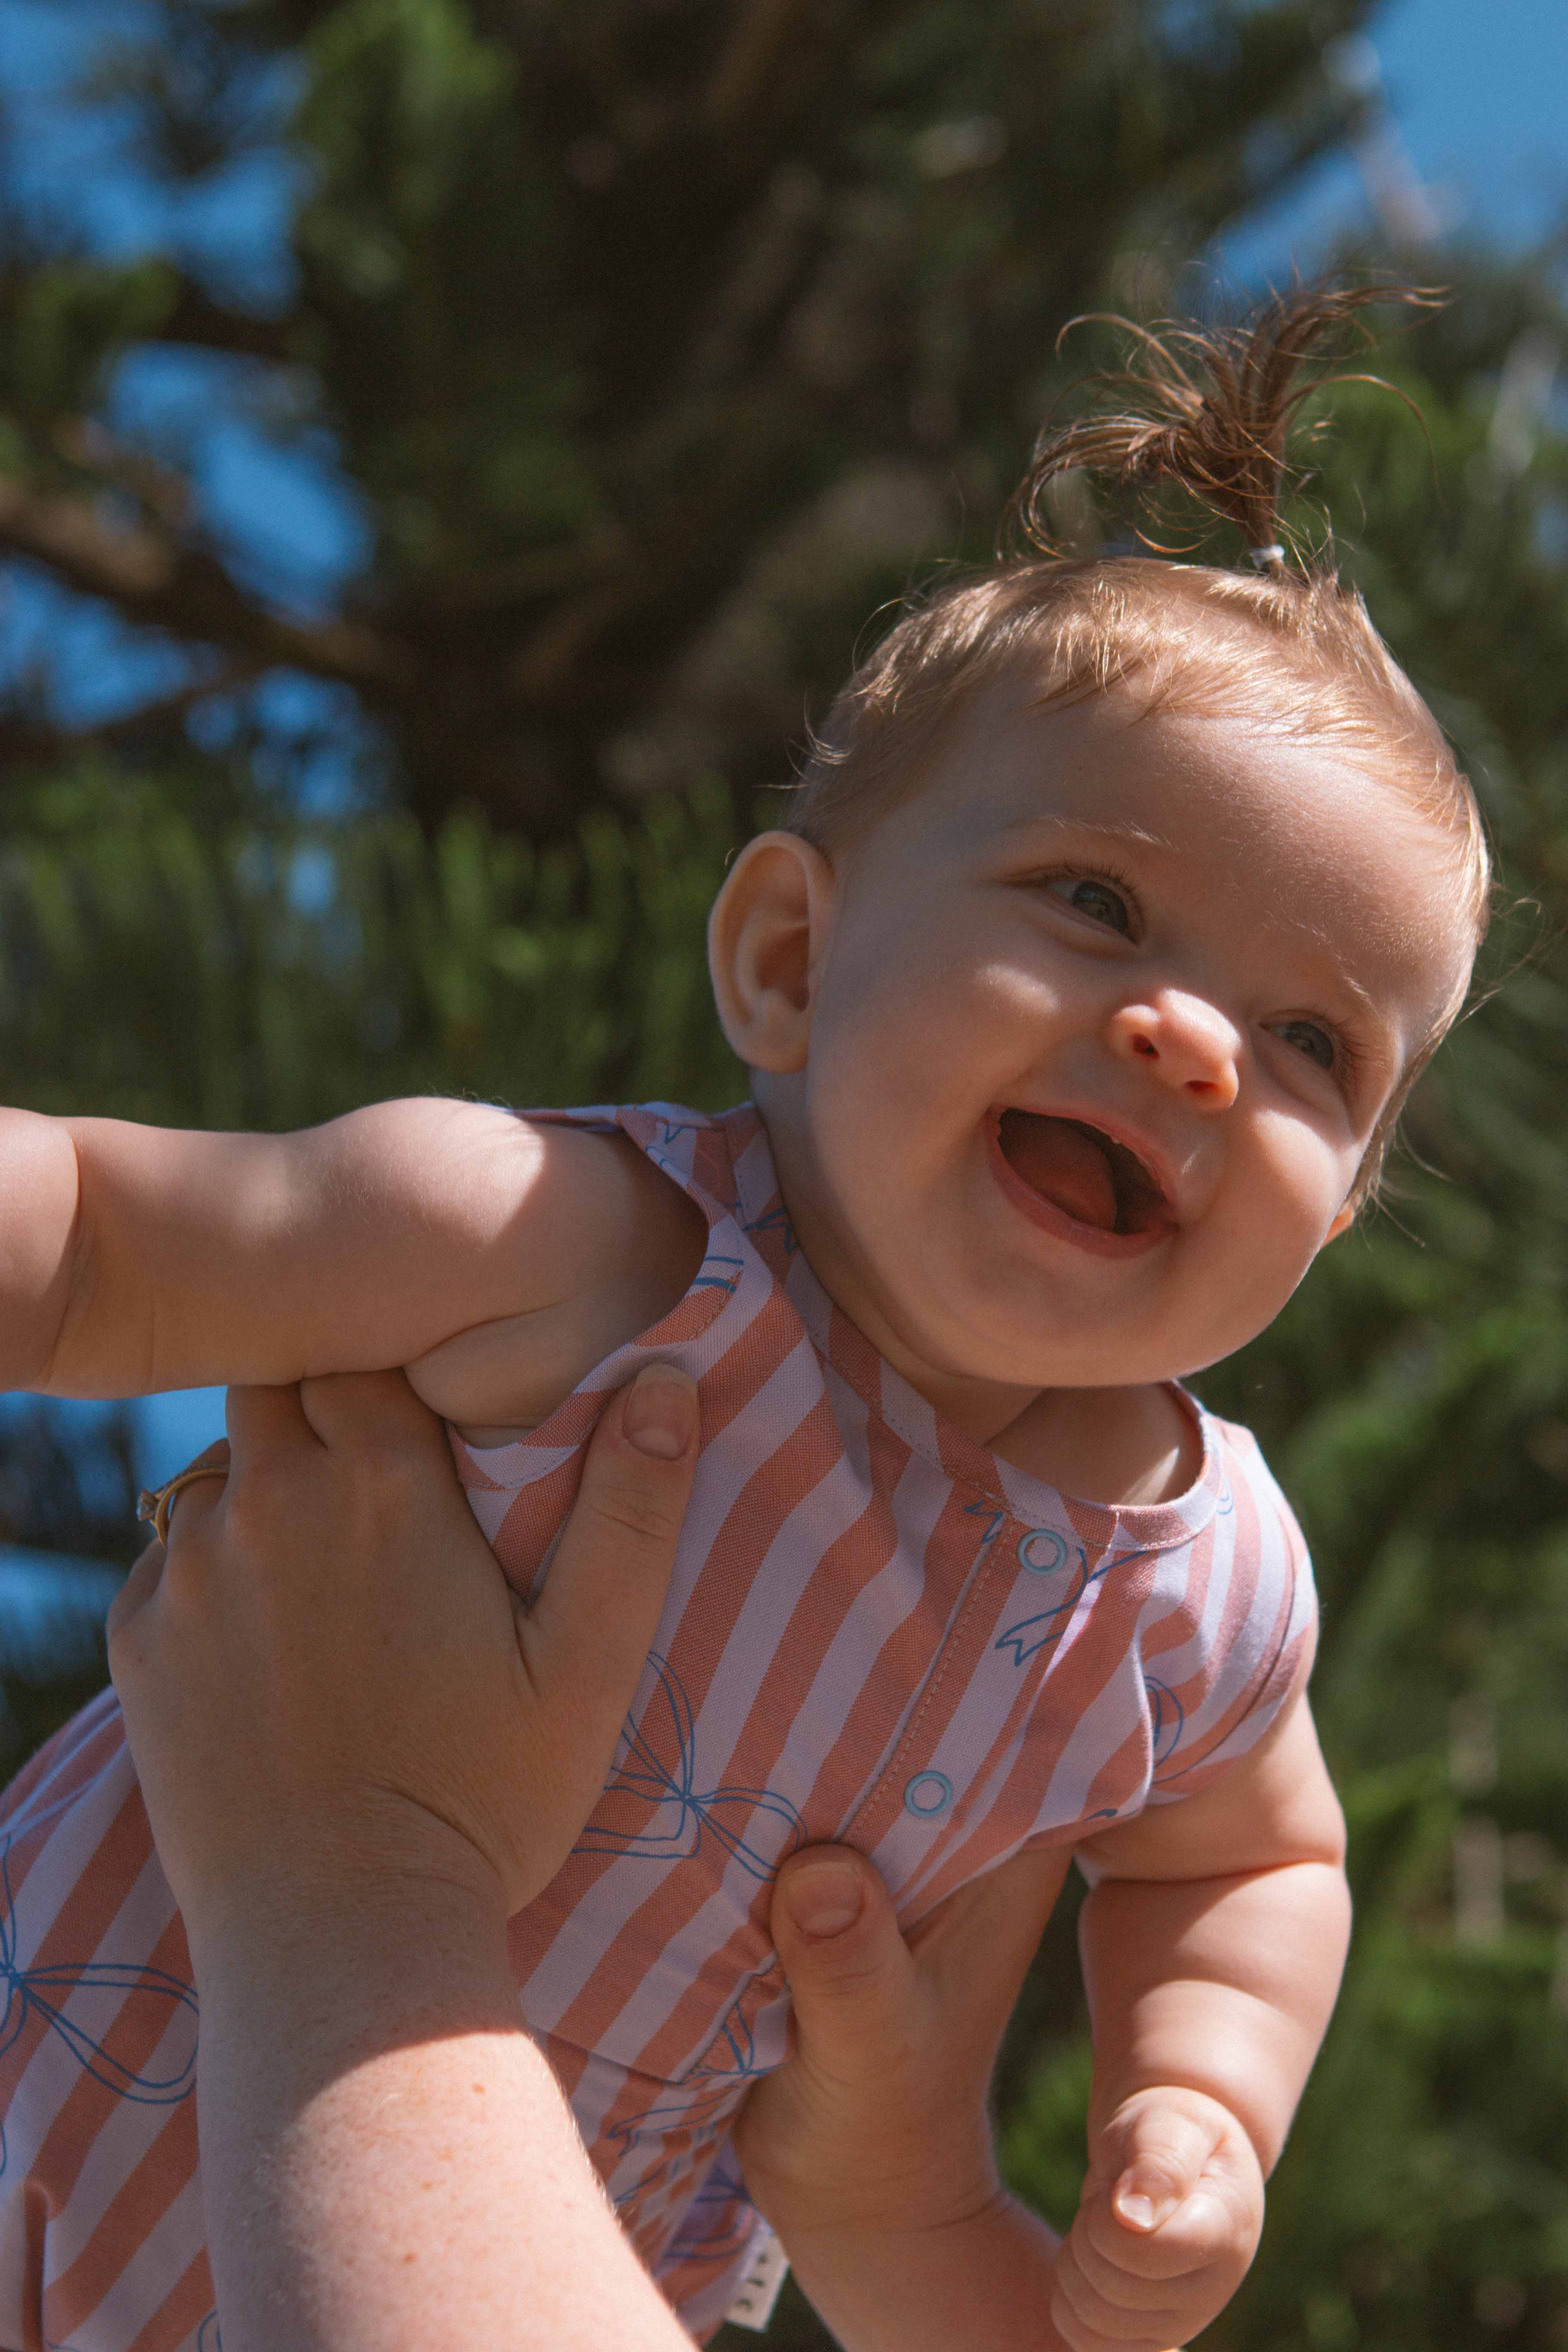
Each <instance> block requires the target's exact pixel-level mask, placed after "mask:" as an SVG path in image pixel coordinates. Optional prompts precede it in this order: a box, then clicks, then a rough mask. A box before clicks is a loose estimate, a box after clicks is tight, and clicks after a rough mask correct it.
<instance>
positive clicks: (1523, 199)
mask: <svg viewBox="0 0 1568 2352" xmlns="http://www.w3.org/2000/svg"><path fill="white" fill-rule="evenodd" d="M136 7H137V0H4V5H3V6H0V87H3V88H5V89H8V90H10V91H11V92H12V93H13V94H14V97H15V99H16V101H17V102H18V106H19V120H18V121H17V124H16V130H17V131H18V133H19V136H20V146H19V151H18V165H19V168H20V169H21V171H22V172H23V173H25V174H26V175H28V176H29V177H30V179H31V182H32V184H34V185H35V186H36V187H37V188H39V189H41V190H44V191H46V192H47V193H48V194H50V195H51V197H52V198H54V199H55V200H56V201H58V202H61V203H63V204H65V205H68V208H69V209H70V211H71V212H72V213H73V214H74V215H76V216H77V217H78V218H79V219H80V221H81V222H82V224H83V226H85V227H88V228H89V230H90V233H91V235H92V236H93V238H94V240H95V242H98V243H100V245H102V246H105V247H110V248H113V249H116V250H120V251H129V250H135V249H137V248H138V247H145V245H146V244H147V243H148V242H149V241H150V240H152V239H154V238H156V237H157V236H158V235H159V234H160V233H161V232H162V231H163V229H165V228H166V227H168V226H171V224H170V223H169V222H168V221H167V220H166V219H163V218H160V217H159V215H157V213H156V211H155V210H151V209H149V207H148V206H147V205H146V204H145V203H144V202H142V201H141V200H139V198H138V196H137V194H136V190H135V186H134V184H133V182H132V181H130V180H128V179H127V178H126V176H125V175H124V173H122V172H121V171H119V170H117V169H116V168H115V166H114V164H113V161H112V155H113V147H112V138H111V136H110V137H106V134H105V130H104V128H103V127H102V126H99V127H97V128H95V127H94V126H93V125H92V124H91V123H85V124H84V123H82V122H80V121H76V122H72V121H69V120H68V118H66V117H65V116H63V115H59V114H57V113H56V112H55V110H53V109H52V107H51V105H50V103H49V100H50V93H51V91H52V90H53V89H56V88H57V87H58V79H59V76H60V73H61V70H62V68H63V67H64V65H65V64H66V62H67V61H68V58H69V55H70V52H71V50H72V48H73V47H77V46H79V34H80V31H81V29H82V28H83V27H84V26H88V25H89V24H99V23H101V22H103V21H105V20H108V19H112V18H113V17H114V16H133V15H134V14H135V12H136ZM1369 29H1370V34H1371V38H1372V42H1373V47H1374V50H1375V58H1366V57H1365V56H1364V55H1363V56H1362V57H1361V58H1359V59H1358V58H1352V59H1351V60H1350V63H1351V64H1352V66H1355V67H1357V68H1358V69H1360V70H1362V71H1363V72H1366V73H1375V74H1376V75H1377V76H1378V77H1380V79H1381V86H1382V89H1383V90H1384V95H1385V98H1386V104H1387V113H1388V125H1389V130H1390V132H1391V134H1392V144H1385V148H1384V158H1383V160H1384V164H1385V165H1387V164H1388V163H1390V161H1391V160H1392V163H1393V165H1394V167H1395V168H1396V169H1397V170H1398V171H1400V172H1403V173H1404V174H1405V180H1406V183H1407V193H1410V194H1414V196H1415V198H1417V199H1419V200H1421V201H1424V202H1425V203H1426V205H1428V206H1429V208H1430V212H1431V215H1432V218H1433V219H1434V221H1435V222H1436V223H1440V224H1441V225H1442V226H1443V227H1444V228H1445V229H1446V230H1448V231H1451V232H1455V233H1458V234H1459V235H1461V236H1467V237H1474V238H1476V239H1478V240H1480V241H1498V242H1501V243H1504V244H1524V243H1528V242H1531V241H1533V240H1534V239H1536V238H1538V237H1540V236H1542V235H1544V234H1545V233H1546V232H1547V231H1548V230H1549V229H1550V228H1551V227H1552V226H1554V225H1556V224H1558V223H1563V222H1568V0H1489V5H1477V0H1390V5H1387V6H1386V7H1384V8H1383V9H1382V10H1380V11H1379V12H1378V13H1377V14H1376V16H1374V17H1373V20H1372V23H1371V26H1370V28H1369ZM288 197H289V172H288V167H287V164H286V163H285V162H284V160H283V159H282V158H281V157H280V156H279V153H278V152H277V151H276V149H271V150H269V149H268V147H267V146H266V144H265V142H263V143H261V144H260V145H259V146H258V149H257V151H256V152H255V153H254V154H253V155H252V156H251V158H250V159H249V160H248V161H247V163H246V164H245V165H244V166H242V167H241V169H240V170H239V171H238V172H237V173H235V174H234V175H233V176H232V177H231V179H230V180H229V182H228V184H226V186H225V187H224V188H222V189H219V190H216V191H214V192H211V193H210V194H209V195H208V196H207V197H206V198H205V200H204V201H203V202H202V203H200V204H198V205H193V206H190V207H188V208H187V211H186V213H185V214H184V215H182V217H181V219H180V220H179V222H178V223H177V224H175V225H174V226H177V227H178V231H179V234H180V236H181V238H182V241H184V242H185V243H187V244H188V246H189V247H190V249H191V250H192V252H193V254H195V255H196V256H200V255H202V254H204V253H205V255H207V256H208V257H209V258H212V259H215V260H219V261H221V260H222V257H223V255H224V254H225V252H226V253H227V254H228V255H230V256H232V254H233V253H234V251H235V250H236V236H237V233H238V245H239V247H240V248H242V249H245V250H247V251H248V253H249V254H250V256H251V259H250V260H249V262H248V263H247V268H249V269H250V271H251V272H252V276H251V278H250V289H251V290H252V291H253V292H254V293H255V294H256V295H258V296H261V297H264V296H265V295H266V293H267V292H268V288H269V286H272V287H275V286H276V285H277V283H278V280H277V278H276V276H275V274H273V273H274V272H275V269H276V261H275V259H271V260H269V258H268V255H269V253H270V254H271V255H273V256H274V257H275V256H276V253H277V250H278V246H279V236H278V230H279V226H280V224H281V221H282V219H283V217H284V214H285V211H286V207H287V203H288ZM1367 211H1368V196H1367V190H1366V184H1365V177H1364V173H1363V171H1362V170H1361V169H1360V168H1358V165H1357V163H1355V161H1354V160H1353V159H1352V158H1351V157H1349V156H1343V157H1335V158H1334V159H1332V160H1331V161H1330V162H1329V163H1325V164H1323V165H1322V166H1321V167H1320V169H1319V170H1317V171H1316V172H1315V173H1312V174H1311V175H1310V178H1309V179H1308V180H1307V182H1306V183H1305V184H1303V185H1302V186H1300V188H1298V189H1297V190H1295V191H1294V192H1293V193H1292V194H1290V195H1289V197H1288V198H1287V199H1286V200H1285V201H1284V202H1283V203H1281V204H1280V205H1279V206H1277V207H1276V208H1274V209H1273V210H1272V211H1271V212H1270V213H1269V214H1268V215H1267V216H1265V217H1263V218H1261V219H1258V220H1254V221H1251V222H1248V223H1247V224H1245V225H1243V226H1240V227H1238V229H1237V232H1236V233H1234V234H1233V235H1232V236H1230V237H1228V238H1226V240H1225V241H1224V243H1223V245H1222V247H1221V248H1220V252H1221V257H1223V259H1224V261H1225V262H1226V265H1227V267H1228V268H1231V269H1232V270H1234V271H1235V272H1237V274H1238V275H1240V276H1243V277H1247V276H1251V275H1254V274H1257V275H1267V276H1268V277H1270V278H1276V279H1278V278H1279V277H1281V276H1283V275H1284V274H1286V273H1287V272H1288V271H1289V268H1290V266H1291V264H1292V261H1298V262H1300V264H1301V266H1302V267H1303V268H1310V267H1311V266H1312V264H1313V262H1314V260H1315V259H1316V258H1318V257H1320V256H1321V252H1322V251H1323V249H1324V247H1326V246H1327V245H1329V244H1330V243H1331V241H1332V240H1333V238H1334V236H1336V234H1338V233H1339V232H1340V231H1341V230H1342V229H1343V228H1345V227H1346V226H1349V225H1351V224H1353V223H1355V222H1357V221H1358V220H1364V219H1365V218H1366V216H1367ZM224 266H230V265H228V264H224ZM1437 274H1440V265H1439V266H1438V271H1437ZM212 389H213V388H212V387H211V386H208V385H206V384H205V383H201V382H197V381H195V378H192V377H190V376H186V377H184V378H182V377H180V376H179V374H178V373H177V372H175V373H169V372H167V371H163V372H160V370H159V369H158V368H156V367H155V368H153V370H152V372H151V373H148V372H147V371H146V370H145V369H143V370H142V373H141V375H140V377H138V374H137V373H136V371H135V370H132V371H131V372H130V373H129V374H128V377H127V380H126V383H124V385H123V387H122V391H121V398H122V400H123V401H124V402H125V403H126V404H127V406H128V409H129V411H130V412H131V414H132V415H137V416H138V421H145V420H146V419H148V418H152V419H153V420H154V421H155V422H157V423H158V425H159V427H160V429H161V430H163V431H164V432H166V433H168V434H169V435H170V436H173V437H174V439H176V440H177V439H178V438H179V436H181V435H182V434H185V435H190V436H197V437H198V438H199V439H200V441H201V446H202V457H201V466H202V470H203V478H204V487H205V490H206V493H207V496H208V498H209V499H210V502H211V508H212V510H213V511H215V512H217V513H220V514H225V515H226V516H227V517H228V518H229V519H230V520H231V523H232V527H233V529H234V530H235V532H236V534H237V536H238V537H239V538H240V539H242V540H243V541H245V543H246V545H247V548H248V550H249V551H250V554H249V560H250V562H252V563H253V564H254V565H255V566H256V568H257V571H258V573H259V574H260V575H261V576H263V577H265V576H266V575H267V574H268V571H269V569H270V570H272V572H273V575H274V577H276V578H278V579H279V580H281V579H282V578H283V577H284V576H291V578H292V579H293V581H294V582H295V583H301V582H302V583H305V585H306V588H307V593H312V594H316V595H327V594H330V593H331V583H332V582H333V580H334V579H335V578H337V577H339V576H341V574H342V571H343V570H344V569H345V568H348V567H351V566H352V563H353V556H354V552H355V549H356V545H357V538H356V533H357V529H358V525H357V519H356V517H355V516H354V514H353V509H352V506H351V505H350V504H349V503H348V502H346V501H345V500H344V499H342V497H341V496H340V495H339V494H337V493H336V492H335V490H334V488H333V487H332V484H331V467H330V452H327V451H324V450H318V451H317V452H316V453H315V454H314V457H308V458H307V460H306V461H305V463H304V464H303V465H301V464H300V462H299V461H298V460H297V459H290V460H289V461H288V462H287V463H286V464H285V463H283V462H282V461H280V460H279V455H278V452H277V450H276V447H275V446H273V445H272V444H271V443H270V442H269V441H268V436H266V434H265V433H264V432H262V431H260V430H258V429H257V428H256V427H255V426H253V425H248V424H247V420H246V417H245V415H244V407H243V403H241V404H239V407H238V410H237V412H236V413H234V414H231V415H227V416H226V417H225V416H222V415H220V416H219V419H218V422H217V423H216V424H214V423H213V421H212V420H213V415H214V410H213V404H212V400H211V391H212ZM220 407H221V404H220ZM138 412H139V415H138ZM65 621H66V615H65V614H64V612H63V610H62V609H61V608H59V607H58V604H55V603H52V602H50V600H49V599H48V598H47V597H45V598H44V599H43V600H42V601H41V602H37V601H35V602H34V603H33V604H32V605H31V607H30V610H29V611H24V612H21V613H20V614H18V612H17V609H16V605H15V604H14V605H13V618H12V623H11V627H12V628H13V629H14V628H15V627H16V626H17V625H21V626H23V627H24V628H26V630H27V631H28V632H29V634H30V635H31V636H32V637H33V638H34V639H35V640H36V639H37V638H38V637H39V636H40V635H46V634H49V633H51V632H53V631H56V630H58V628H59V627H60V626H61V625H64V623H65ZM71 625H73V626H75V627H76V628H77V629H79V630H80V631H83V632H85V633H86V634H85V638H84V651H85V653H86V654H87V655H88V656H89V657H88V658H86V659H84V660H83V661H82V663H81V664H80V665H79V666H78V665H73V667H79V670H80V673H81V675H83V676H84V677H86V676H89V675H96V676H99V677H101V676H102V675H103V665H102V663H101V661H100V660H99V659H97V658H94V657H92V656H95V654H96V652H97V647H96V646H95V644H94V643H93V642H92V639H93V632H94V630H95V629H99V630H100V633H101V625H100V624H97V623H95V622H93V621H92V620H91V619H90V618H89V617H85V616H84V617H82V618H79V619H78V620H76V621H75V622H74V623H72V624H71ZM7 634H9V632H8V631H6V630H5V629H0V638H3V637H4V636H5V635H7ZM3 659H4V654H3V652H0V660H3ZM139 684H140V681H138V685H139ZM83 1410H84V1411H86V1412H90V1411H91V1408H84V1409H83ZM221 1426H222V1397H221V1392H220V1391H216V1390H207V1391H198V1392H195V1393H193V1394H192V1395H190V1396H188V1397H184V1398H158V1399H152V1400H149V1401H148V1402H147V1405H146V1406H145V1408H144V1411H143V1420H142V1455H143V1459H142V1464H141V1465H140V1467H141V1468H142V1475H144V1476H146V1477H148V1478H152V1477H154V1476H161V1475H166V1474H167V1473H168V1472H169V1471H171V1470H173V1469H174V1468H175V1467H177V1466H178V1465H179V1464H180V1463H181V1462H182V1461H184V1460H185V1459H187V1458H188V1457H189V1455H190V1454H192V1453H193V1452H194V1451H195V1448H196V1447H197V1446H199V1445H201V1444H205V1441H206V1439H207V1438H208V1437H209V1436H212V1435H215V1434H216V1433H218V1431H219V1430H220V1429H221Z"/></svg>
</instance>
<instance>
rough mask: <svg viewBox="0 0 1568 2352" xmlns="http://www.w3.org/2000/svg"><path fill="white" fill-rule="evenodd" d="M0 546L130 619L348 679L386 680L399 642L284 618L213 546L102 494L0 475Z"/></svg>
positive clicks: (270, 662)
mask: <svg viewBox="0 0 1568 2352" xmlns="http://www.w3.org/2000/svg"><path fill="white" fill-rule="evenodd" d="M0 553H6V554H11V555H23V556H27V557H29V558H30V559H31V560H32V561H33V562H36V563H41V564H43V565H44V566H45V567H46V569H47V570H48V571H49V572H52V573H53V574H54V575H55V577H56V579H58V580H60V581H63V582H64V583H65V584H66V585H67V586H68V587H69V588H75V589H77V590H79V592H80V593H82V594H84V595H88V596H101V597H102V598H104V599H105V601H106V602H107V603H109V604H112V605H113V606H114V608H115V610H116V611H117V612H119V613H121V614H123V615H124V616H125V618H126V619H127V620H131V621H135V622H138V623H140V624H141V625H142V626H143V627H147V628H159V629H168V630H170V631H171V632H172V633H173V634H174V635H176V636H180V637H195V638H197V639H199V640H200V641H201V642H203V643H204V644H207V645H213V646H219V647H221V648H222V649H223V650H225V651H226V652H228V653H230V654H239V655H242V656H246V657H247V658H248V659H251V660H253V661H255V662H256V663H258V664H259V665H260V666H261V667H272V666H274V665H280V666H281V665H286V666H287V667H289V668H291V669H303V670H308V671H310V673H311V674H312V675H313V676H315V677H331V678H337V679H341V680H342V681H343V682H345V683H346V684H348V685H351V686H358V687H363V688H373V689H374V688H382V689H384V688H386V687H387V686H388V685H389V684H390V683H391V681H392V680H393V678H394V677H395V676H396V674H397V671H398V669H399V667H400V663H399V659H398V655H397V651H396V648H395V646H393V645H392V644H390V643H389V642H388V641H387V640H385V639H384V638H383V637H382V636H380V635H377V633H376V632H375V631H374V630H373V629H370V628H367V627H364V626H363V625H361V624H358V623H355V622H352V621H321V622H318V623H314V624H307V623H301V622H295V621H289V620H285V619H284V618H283V617H282V616H281V615H279V614H274V613H269V612H268V610H267V609H266V607H265V606H264V605H262V604H257V603H256V602H255V601H254V600H253V599H252V598H250V597H249V596H247V594H246V593H244V591H243V590H242V589H240V588H238V587H237V585H236V584H235V583H234V581H233V580H231V579H230V577H229V575H228V573H227V572H226V571H225V570H224V568H223V566H222V564H221V563H219V562H218V561H217V559H216V556H213V555H211V554H209V553H208V552H207V551H206V550H205V548H200V547H192V546H185V545H182V544H181V543H180V542H179V541H177V540H175V539H174V538H172V537H171V536H170V535H169V534H167V533H165V532H163V531H162V530H154V529H153V527H152V526H151V525H150V524H148V523H146V522H145V521H143V522H142V523H121V522H120V521H118V520H115V519H114V518H112V517H110V516H108V515H106V514H105V513H104V511H103V509H102V505H101V503H100V501H97V500H94V499H89V498H83V497H67V496H61V495H51V494H48V493H47V492H41V491H34V490H29V489H26V488H24V487H23V486H22V485H21V484H20V483H18V482H14V481H10V482H8V481H5V480H0Z"/></svg>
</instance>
